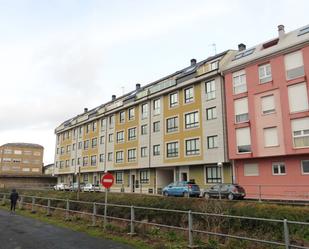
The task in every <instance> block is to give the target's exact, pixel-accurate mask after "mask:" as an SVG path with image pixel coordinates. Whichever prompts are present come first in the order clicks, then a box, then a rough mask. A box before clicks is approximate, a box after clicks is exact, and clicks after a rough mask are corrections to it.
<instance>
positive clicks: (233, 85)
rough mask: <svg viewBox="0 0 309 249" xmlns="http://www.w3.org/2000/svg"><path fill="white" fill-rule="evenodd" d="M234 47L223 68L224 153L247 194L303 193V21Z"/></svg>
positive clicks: (307, 142)
mask: <svg viewBox="0 0 309 249" xmlns="http://www.w3.org/2000/svg"><path fill="white" fill-rule="evenodd" d="M278 33H279V34H278V37H276V38H274V39H272V40H270V41H267V42H265V43H262V44H259V45H257V46H255V47H252V48H249V49H246V47H245V45H244V44H240V45H239V51H237V52H235V56H233V57H232V59H231V61H230V62H229V63H227V66H226V68H224V70H223V74H224V77H225V94H226V111H227V131H228V149H229V157H230V159H231V160H232V161H233V165H234V167H233V168H234V171H233V173H234V181H235V182H237V183H239V184H240V185H242V186H244V187H245V189H246V190H247V195H248V196H251V197H262V198H280V199H284V198H287V199H308V198H309V105H308V96H309V84H308V80H309V79H308V78H309V25H307V26H305V27H302V28H300V29H297V30H294V31H292V32H289V33H285V31H284V26H283V25H279V26H278Z"/></svg>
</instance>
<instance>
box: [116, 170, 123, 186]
mask: <svg viewBox="0 0 309 249" xmlns="http://www.w3.org/2000/svg"><path fill="white" fill-rule="evenodd" d="M115 174H116V184H122V183H123V172H122V171H116V173H115Z"/></svg>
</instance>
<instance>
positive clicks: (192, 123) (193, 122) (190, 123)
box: [185, 112, 199, 129]
mask: <svg viewBox="0 0 309 249" xmlns="http://www.w3.org/2000/svg"><path fill="white" fill-rule="evenodd" d="M198 114H199V113H198V112H192V113H188V114H185V127H186V129H189V128H195V127H198V126H199V115H198Z"/></svg>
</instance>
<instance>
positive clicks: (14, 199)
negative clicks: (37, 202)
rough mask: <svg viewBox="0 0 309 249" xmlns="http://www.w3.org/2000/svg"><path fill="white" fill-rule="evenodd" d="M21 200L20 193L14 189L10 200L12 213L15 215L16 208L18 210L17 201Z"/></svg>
mask: <svg viewBox="0 0 309 249" xmlns="http://www.w3.org/2000/svg"><path fill="white" fill-rule="evenodd" d="M18 199H19V195H18V193H17V192H16V189H13V190H12V193H11V195H10V200H11V213H13V212H14V213H15V208H16V203H17V200H18Z"/></svg>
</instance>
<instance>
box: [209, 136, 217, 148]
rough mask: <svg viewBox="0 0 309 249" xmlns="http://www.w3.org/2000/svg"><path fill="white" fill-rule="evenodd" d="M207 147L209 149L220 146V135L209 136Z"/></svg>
mask: <svg viewBox="0 0 309 249" xmlns="http://www.w3.org/2000/svg"><path fill="white" fill-rule="evenodd" d="M207 147H208V149H215V148H218V136H209V137H207Z"/></svg>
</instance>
